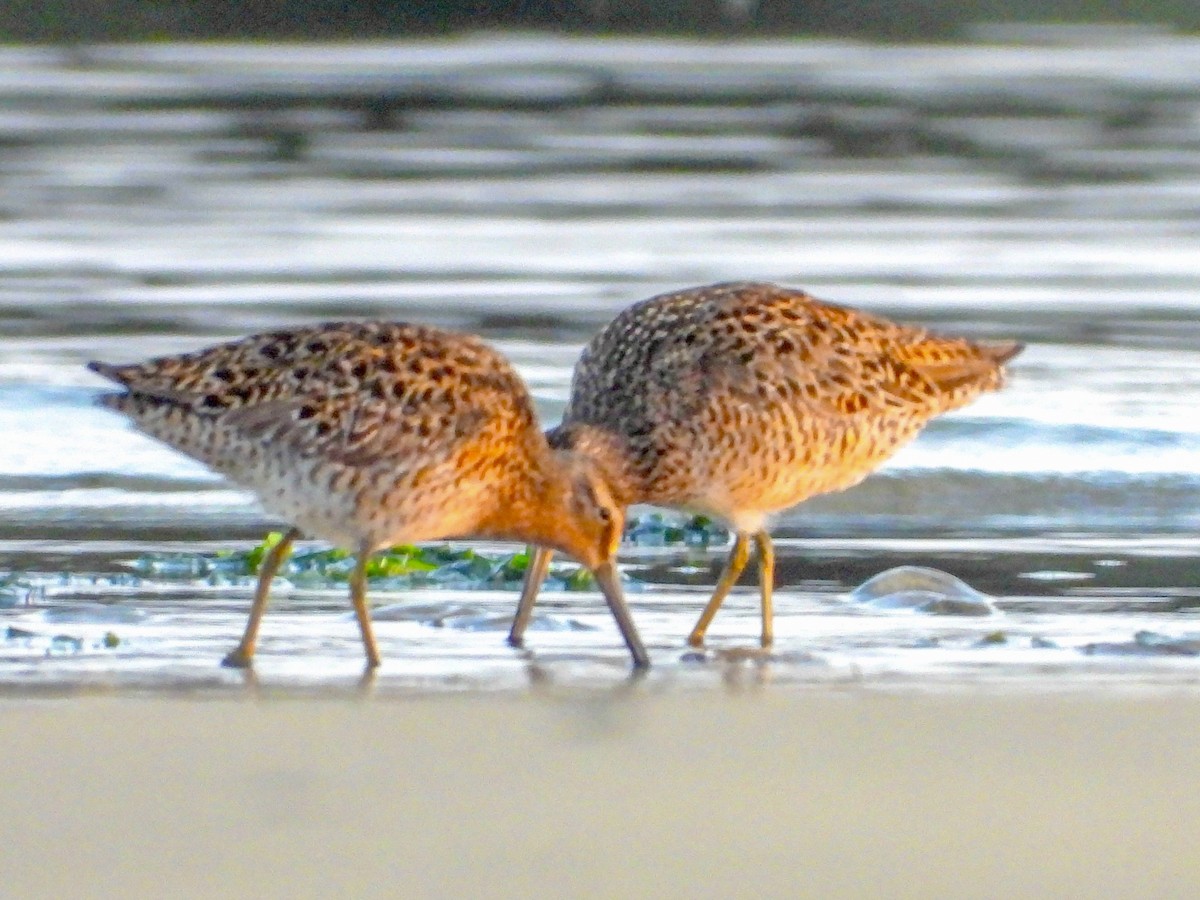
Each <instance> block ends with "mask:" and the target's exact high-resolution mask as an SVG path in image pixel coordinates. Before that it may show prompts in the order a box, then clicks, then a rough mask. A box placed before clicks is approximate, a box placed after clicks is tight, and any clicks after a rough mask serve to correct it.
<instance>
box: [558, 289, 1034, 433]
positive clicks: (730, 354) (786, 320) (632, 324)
mask: <svg viewBox="0 0 1200 900" xmlns="http://www.w3.org/2000/svg"><path fill="white" fill-rule="evenodd" d="M1017 349H1019V345H1004V346H1003V347H1002V348H1000V349H999V350H997V351H994V352H993V351H992V350H990V349H989V348H987V347H981V346H980V345H978V344H973V343H972V342H969V341H965V340H961V339H949V338H942V337H939V336H936V335H932V334H930V333H929V332H927V331H925V330H924V329H920V328H913V327H909V326H904V325H898V324H895V323H892V322H888V321H886V320H884V319H879V318H876V317H874V316H870V315H868V314H865V313H860V312H857V311H855V310H851V309H847V308H844V307H839V306H835V305H833V304H828V303H823V302H821V301H818V300H815V299H813V298H812V297H810V296H808V295H807V294H805V293H803V292H801V291H794V290H788V289H785V288H780V287H777V286H775V285H770V284H754V283H730V284H721V285H712V286H708V287H704V288H698V289H693V290H688V291H680V292H678V293H674V294H664V295H660V296H658V297H653V298H651V299H649V300H646V301H643V302H642V303H638V304H634V305H633V306H631V307H630V308H628V309H627V310H625V311H624V312H623V313H621V314H620V315H619V316H618V317H617V318H616V319H615V320H614V321H613V322H612V323H611V324H610V325H609V326H608V327H606V328H605V329H604V330H603V331H602V332H601V333H600V334H599V335H597V336H596V338H595V339H593V341H592V342H591V343H590V344H589V345H588V346H587V347H586V348H585V350H584V354H583V356H582V358H581V360H580V362H579V365H578V366H577V367H576V372H575V381H574V384H573V385H572V399H571V403H570V405H569V407H568V410H567V413H566V415H565V416H564V420H565V421H582V422H595V423H602V422H611V421H613V420H614V416H616V417H618V418H619V419H620V420H621V421H623V422H625V423H627V424H628V426H629V428H630V430H631V431H632V433H633V434H635V435H636V434H637V433H639V432H640V431H641V430H644V429H645V428H649V427H662V426H663V425H664V424H666V423H677V424H682V423H685V422H687V421H688V420H689V419H690V418H691V417H692V416H694V415H697V414H699V413H700V412H701V410H703V409H704V407H705V405H706V402H707V398H709V397H711V396H713V395H721V396H723V397H725V398H726V402H728V401H729V400H730V399H731V398H732V399H737V398H741V399H742V400H744V401H745V402H747V403H754V404H760V405H761V404H763V403H775V402H783V403H788V404H790V405H793V406H794V407H800V408H803V409H805V410H807V414H808V415H811V416H822V417H824V416H858V415H859V414H867V415H878V414H880V413H886V412H889V411H900V410H906V411H910V412H918V411H920V412H928V413H929V414H933V413H935V412H940V411H944V410H945V409H948V408H953V406H955V405H960V404H961V402H966V400H967V399H970V397H972V396H974V395H975V394H976V393H978V392H979V391H981V390H987V389H992V388H995V387H998V386H999V382H1000V377H1001V373H1000V369H999V361H998V359H997V357H998V356H1003V355H1004V354H1005V353H1007V355H1008V356H1011V355H1013V354H1014V353H1015V352H1016V350H1017ZM1005 358H1007V357H1005ZM631 381H632V382H634V383H636V384H637V387H638V389H636V390H630V389H629V384H630V382H631ZM617 404H620V405H621V408H620V409H619V410H618V409H616V408H615V405H617Z"/></svg>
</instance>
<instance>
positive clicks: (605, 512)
mask: <svg viewBox="0 0 1200 900" xmlns="http://www.w3.org/2000/svg"><path fill="white" fill-rule="evenodd" d="M600 521H601V522H611V521H612V510H610V509H609V508H608V507H607V506H602V507H600Z"/></svg>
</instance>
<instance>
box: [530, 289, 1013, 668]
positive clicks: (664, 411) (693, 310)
mask: <svg viewBox="0 0 1200 900" xmlns="http://www.w3.org/2000/svg"><path fill="white" fill-rule="evenodd" d="M1021 349H1022V345H1021V344H1019V343H1017V342H1015V341H1005V342H995V343H980V342H973V341H969V340H965V339H963V338H954V337H942V336H938V335H935V334H932V333H931V332H929V331H926V330H925V329H923V328H916V327H912V326H906V325H900V324H897V323H894V322H890V321H888V320H886V319H883V318H880V317H878V316H873V315H868V314H867V313H864V312H859V311H856V310H853V309H849V308H847V307H842V306H835V305H833V304H830V303H824V302H822V301H820V300H816V299H814V298H813V297H811V296H809V295H808V294H807V293H805V292H804V291H800V290H792V289H789V288H784V287H779V286H777V285H774V284H758V283H729V284H714V285H709V286H705V287H697V288H691V289H689V290H683V291H678V292H675V293H669V294H662V295H660V296H657V297H652V298H650V299H649V300H644V301H642V302H640V303H635V304H634V305H633V306H631V307H629V308H628V309H626V310H625V311H624V312H622V313H621V314H620V315H618V316H617V318H616V319H614V320H613V321H612V322H611V323H610V324H609V325H607V326H606V327H605V328H604V329H603V330H602V331H600V333H599V334H597V335H596V336H595V337H594V338H592V340H591V341H590V342H589V343H588V344H587V346H586V347H585V348H584V350H583V355H582V356H581V358H580V360H579V362H578V363H577V365H576V366H575V372H574V377H573V379H572V384H571V397H570V400H569V402H568V404H567V408H566V411H565V412H564V414H563V420H562V424H561V425H559V426H558V427H557V428H554V429H552V430H551V431H550V432H548V434H547V437H548V438H549V441H550V444H551V446H553V447H556V448H558V449H561V450H569V451H571V452H574V453H576V454H577V455H580V456H583V457H586V458H588V459H591V460H592V461H594V463H595V465H596V467H597V469H598V470H599V471H600V472H601V473H602V474H603V477H604V479H605V480H606V482H607V490H608V492H609V494H610V495H611V496H612V497H613V498H614V499H615V500H616V501H617V502H618V503H620V504H621V505H622V506H628V505H630V504H633V503H650V504H656V505H659V506H673V507H683V508H687V509H690V510H693V511H696V512H702V513H705V514H707V515H709V516H712V517H714V518H717V519H721V520H723V521H725V522H727V523H729V524H730V525H731V526H732V529H733V530H734V531H735V533H736V538H735V540H734V544H733V548H732V551H731V552H730V554H729V558H728V561H727V562H726V564H725V568H724V570H723V572H722V573H721V576H720V578H719V580H718V582H717V585H716V588H715V590H714V591H713V594H712V598H711V599H710V600H709V602H708V604H707V606H706V607H705V608H704V611H703V612H702V613H701V615H700V618H699V620H698V621H697V623H696V626H695V627H694V628H693V629H692V632H691V634H690V635H689V636H688V643H690V644H691V645H693V646H700V645H702V644H703V642H704V636H705V633H706V632H707V630H708V627H709V624H710V623H711V622H712V620H713V617H714V616H715V615H716V613H717V610H718V609H720V607H721V604H722V603H723V602H724V600H725V597H726V596H727V595H728V594H729V591H730V589H731V588H732V587H733V586H734V585H735V584H736V583H737V581H738V578H739V576H740V575H741V573H742V570H743V569H744V568H745V566H746V563H747V562H748V560H749V555H750V543H751V541H753V543H754V545H755V547H756V548H757V550H758V565H759V585H760V594H761V598H762V636H761V643H762V646H764V647H769V646H770V645H771V644H772V642H773V637H774V632H773V614H772V601H771V595H772V590H773V583H774V571H775V556H774V549H773V547H772V543H771V536H770V533H769V531H768V523H769V521H770V518H771V516H772V515H773V514H775V513H777V512H779V511H781V510H784V509H787V508H788V507H791V506H794V505H795V504H797V503H800V502H801V501H803V500H805V499H807V498H809V497H812V496H814V495H817V494H823V493H827V492H830V491H839V490H843V489H845V488H848V487H850V486H852V485H855V484H857V483H858V482H860V481H862V480H863V478H865V477H866V476H867V475H868V474H870V473H871V472H872V471H874V470H875V469H876V468H877V467H878V466H879V465H880V464H881V463H882V462H884V461H885V460H886V459H887V458H888V457H889V456H891V455H892V454H893V453H894V452H895V451H896V450H897V449H899V448H900V447H901V446H903V445H904V444H906V443H908V442H909V441H910V440H912V439H913V438H914V437H915V436H916V435H917V433H918V432H919V431H920V430H921V428H922V427H924V425H925V424H926V423H927V422H928V421H929V420H930V419H932V418H934V417H935V416H938V415H940V414H942V413H944V412H948V411H950V410H952V409H957V408H958V407H961V406H963V405H965V404H967V403H969V402H970V401H971V400H972V399H974V398H975V397H976V396H978V395H979V394H981V393H983V392H984V391H992V390H997V389H998V388H1000V387H1001V386H1002V384H1003V380H1004V369H1003V365H1004V363H1005V362H1007V361H1008V360H1010V359H1012V358H1013V357H1014V356H1016V355H1017V353H1019V352H1020V351H1021ZM551 555H552V548H548V547H546V546H544V545H543V546H542V547H539V548H538V549H537V551H536V552H535V554H534V557H533V560H532V561H531V564H530V568H529V571H528V572H527V574H526V580H525V584H524V587H523V590H522V593H521V599H520V603H519V605H518V607H517V613H516V616H515V617H514V620H513V625H512V630H511V632H510V633H509V642H510V643H511V644H513V645H515V646H520V645H521V642H522V640H523V637H524V632H525V628H526V626H527V625H528V623H529V617H530V615H531V613H532V610H533V604H534V601H535V599H536V597H537V592H538V590H539V588H540V586H541V583H542V581H543V580H544V579H545V576H546V572H547V569H548V566H549V564H550V558H551Z"/></svg>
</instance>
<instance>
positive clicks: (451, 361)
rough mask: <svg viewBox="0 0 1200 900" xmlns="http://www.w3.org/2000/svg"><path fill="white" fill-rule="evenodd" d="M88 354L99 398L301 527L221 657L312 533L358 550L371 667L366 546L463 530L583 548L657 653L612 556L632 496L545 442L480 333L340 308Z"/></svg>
mask: <svg viewBox="0 0 1200 900" xmlns="http://www.w3.org/2000/svg"><path fill="white" fill-rule="evenodd" d="M90 368H91V369H92V370H93V371H95V372H98V373H99V374H100V375H103V376H104V377H106V378H108V379H110V380H112V381H114V382H116V383H117V384H119V385H121V386H122V387H123V388H124V390H123V391H120V392H116V393H109V394H105V395H103V397H102V399H101V402H102V403H103V404H104V405H105V406H107V407H109V408H110V409H113V410H116V411H117V412H120V413H124V414H125V415H127V416H128V417H129V418H130V419H132V420H133V422H134V424H135V425H136V426H137V427H138V428H139V429H141V430H142V431H144V432H145V433H146V434H148V435H150V436H151V437H154V438H157V439H158V440H160V441H162V442H163V443H165V444H168V445H170V446H171V447H174V448H175V449H176V450H179V451H182V452H183V453H185V454H187V455H188V456H191V457H193V458H195V459H197V460H199V461H201V462H203V463H205V464H207V465H209V466H211V467H212V468H213V469H215V470H216V471H218V472H220V473H221V474H223V475H225V476H227V477H228V478H230V479H231V480H232V481H234V482H236V483H237V484H239V485H242V486H243V487H246V488H248V489H250V490H252V491H254V492H255V493H256V494H257V495H258V497H259V499H260V500H261V501H262V504H263V506H264V507H265V508H266V509H267V511H268V512H270V513H272V514H274V515H276V516H279V517H280V518H282V519H284V520H286V521H288V522H290V523H291V524H292V526H293V527H292V528H291V529H290V530H289V531H288V532H287V534H286V535H285V536H284V538H283V540H282V541H280V542H279V543H278V544H277V545H275V547H273V548H272V549H271V551H270V552H269V553H268V554H267V556H266V558H265V559H264V560H263V563H262V567H261V570H260V572H259V577H258V584H257V588H256V590H255V594H254V602H253V605H252V607H251V610H250V616H249V620H248V621H247V624H246V630H245V633H244V634H243V636H242V639H241V642H240V643H239V644H238V645H237V647H236V648H235V649H234V650H233V651H232V652H230V653H229V655H228V656H226V657H225V660H224V663H225V665H229V666H235V667H245V666H249V665H250V664H251V661H252V660H253V657H254V651H255V645H256V642H257V637H258V628H259V623H260V621H261V619H262V615H263V613H264V611H265V610H266V606H267V594H268V591H269V588H270V585H271V580H272V578H273V576H274V575H275V573H276V572H277V571H278V569H279V567H280V565H281V564H282V563H283V561H284V559H285V558H286V556H287V553H288V551H289V549H290V547H291V544H292V542H293V541H294V540H295V539H296V538H297V537H298V536H299V535H300V534H301V533H304V534H308V535H311V536H312V537H316V538H319V539H321V540H325V541H329V542H330V543H333V544H335V545H337V546H340V547H344V548H347V549H350V550H352V551H353V552H354V553H356V554H357V559H356V564H355V567H354V571H353V574H352V575H351V577H350V598H351V601H352V602H353V605H354V611H355V614H356V615H357V618H358V625H359V628H360V630H361V632H362V641H363V649H364V651H365V653H366V659H367V665H368V667H374V666H377V665H378V664H379V659H380V658H379V650H378V648H377V646H376V643H375V638H374V635H373V633H372V628H371V618H370V612H369V611H368V608H367V601H366V564H367V560H368V559H369V558H370V556H371V554H372V553H374V552H375V551H377V550H379V549H381V548H383V547H388V546H391V545H394V544H398V543H414V542H417V541H426V540H434V539H441V538H453V537H466V536H477V537H492V538H500V539H512V540H518V541H522V542H526V543H536V544H538V545H540V546H545V547H551V548H553V549H555V550H560V551H562V552H564V553H568V554H570V555H571V556H573V557H575V558H576V559H578V560H579V561H580V562H582V563H583V564H584V565H586V566H587V567H588V568H589V569H590V570H591V571H592V572H593V573H594V575H595V577H596V581H597V582H598V584H599V585H600V588H601V590H602V591H603V593H604V596H605V599H606V600H607V602H608V606H609V608H610V609H611V611H612V614H613V616H614V618H615V619H616V622H617V625H618V627H619V628H620V630H621V634H622V636H623V637H624V639H625V643H626V644H627V645H628V647H629V651H630V653H631V654H632V656H633V663H634V665H635V666H637V667H643V666H646V665H648V663H649V659H648V657H647V655H646V650H645V648H644V647H643V646H642V642H641V640H640V638H639V637H638V634H637V631H636V629H635V628H634V624H633V620H632V618H631V617H630V615H629V611H628V609H627V607H626V605H625V600H624V597H623V595H622V592H621V587H620V579H619V575H618V573H617V570H616V566H615V562H614V556H615V552H616V548H617V546H618V544H619V542H620V538H621V527H622V523H623V521H624V506H623V505H621V504H618V503H617V502H616V501H615V500H614V499H613V497H612V496H611V495H610V493H609V490H608V487H607V483H606V481H605V479H603V478H601V477H599V474H598V473H597V472H596V470H595V467H594V465H593V464H592V462H591V460H590V459H588V458H587V457H584V456H579V455H576V454H573V453H570V452H565V451H561V450H554V449H552V448H551V447H550V445H549V444H548V443H547V441H546V438H545V436H544V435H543V434H542V432H541V430H540V429H539V427H538V423H537V418H536V415H535V412H534V408H533V402H532V400H531V398H530V396H529V392H528V391H527V389H526V387H525V385H524V384H523V383H522V381H521V379H520V378H519V377H518V376H517V374H516V372H515V371H514V369H513V367H512V366H511V365H510V364H509V363H508V361H507V360H506V359H505V358H504V357H503V356H501V355H500V354H499V353H498V352H496V351H495V350H493V349H492V348H491V347H489V346H487V345H486V344H484V343H483V342H482V341H479V340H478V339H476V338H474V337H470V336H467V335H462V334H453V333H449V332H445V331H441V330H438V329H435V328H428V327H423V326H419V325H407V324H400V323H392V322H334V323H329V324H324V325H315V326H309V327H301V328H293V329H286V330H281V331H273V332H269V333H266V334H259V335H255V336H252V337H247V338H244V339H241V340H236V341H232V342H230V343H225V344H219V345H217V346H214V347H209V348H207V349H204V350H200V351H197V352H195V353H187V354H183V355H180V356H165V357H161V358H158V359H152V360H149V361H148V362H144V363H134V364H131V365H109V364H107V363H100V362H93V363H91V364H90Z"/></svg>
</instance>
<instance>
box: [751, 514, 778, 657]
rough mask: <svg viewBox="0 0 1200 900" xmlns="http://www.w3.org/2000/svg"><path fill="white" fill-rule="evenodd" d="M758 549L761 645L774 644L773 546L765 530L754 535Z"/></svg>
mask: <svg viewBox="0 0 1200 900" xmlns="http://www.w3.org/2000/svg"><path fill="white" fill-rule="evenodd" d="M754 545H755V546H756V547H758V589H759V590H760V591H761V592H762V645H763V646H764V647H770V646H771V645H772V644H773V643H775V610H774V607H773V605H772V603H771V595H772V593H773V591H774V590H775V545H774V544H772V543H771V535H770V534H768V533H767V532H766V531H765V530H764V531H759V532H757V533H756V534H755V535H754Z"/></svg>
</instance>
